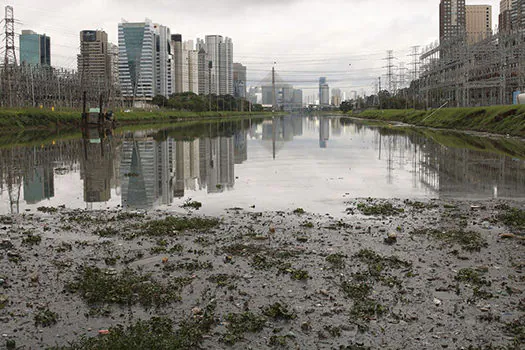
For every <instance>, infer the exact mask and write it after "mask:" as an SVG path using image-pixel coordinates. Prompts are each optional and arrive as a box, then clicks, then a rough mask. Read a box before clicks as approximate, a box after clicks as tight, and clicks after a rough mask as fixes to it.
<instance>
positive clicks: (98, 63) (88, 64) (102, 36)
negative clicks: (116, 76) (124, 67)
mask: <svg viewBox="0 0 525 350" xmlns="http://www.w3.org/2000/svg"><path fill="white" fill-rule="evenodd" d="M113 55H114V53H113V52H112V51H111V48H110V44H109V43H108V35H107V34H106V32H104V31H102V30H83V31H81V32H80V54H79V55H78V56H77V65H78V72H79V73H80V76H81V80H82V82H84V83H85V82H87V81H89V82H91V83H94V84H96V85H98V86H104V87H106V88H107V87H109V86H111V85H112V84H113V83H114V80H113V66H112V63H113V60H114V56H113ZM117 57H118V56H117Z"/></svg>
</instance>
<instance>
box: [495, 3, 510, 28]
mask: <svg viewBox="0 0 525 350" xmlns="http://www.w3.org/2000/svg"><path fill="white" fill-rule="evenodd" d="M511 10H512V0H501V1H500V5H499V25H498V29H499V31H500V33H502V32H503V33H507V32H509V31H510V30H511Z"/></svg>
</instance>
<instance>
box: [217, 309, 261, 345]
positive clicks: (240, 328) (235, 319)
mask: <svg viewBox="0 0 525 350" xmlns="http://www.w3.org/2000/svg"><path fill="white" fill-rule="evenodd" d="M225 319H226V321H227V322H228V323H227V324H226V329H227V331H228V333H226V334H225V335H224V336H223V337H222V338H221V341H222V342H224V343H226V344H228V345H233V344H235V343H236V342H237V341H239V340H242V339H244V337H243V335H244V333H246V332H250V333H256V332H260V331H261V330H262V329H263V328H264V326H265V325H266V317H264V316H261V315H255V314H254V313H252V312H250V311H247V312H243V313H241V314H233V313H230V314H228V315H226V317H225Z"/></svg>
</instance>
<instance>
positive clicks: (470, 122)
mask: <svg viewBox="0 0 525 350" xmlns="http://www.w3.org/2000/svg"><path fill="white" fill-rule="evenodd" d="M348 115H349V116H352V117H356V118H364V119H373V120H380V121H384V122H389V121H396V122H402V123H407V124H412V125H417V126H425V127H431V128H444V129H455V130H471V131H481V132H490V133H495V134H503V135H507V134H508V135H512V136H520V137H525V106H494V107H475V108H442V109H441V110H438V111H436V110H432V111H421V110H414V109H408V110H404V109H403V110H392V109H385V110H366V111H363V112H361V113H356V114H348Z"/></svg>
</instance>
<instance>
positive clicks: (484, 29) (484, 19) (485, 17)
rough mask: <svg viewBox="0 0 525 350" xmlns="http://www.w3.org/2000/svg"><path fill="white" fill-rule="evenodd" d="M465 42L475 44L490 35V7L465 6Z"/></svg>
mask: <svg viewBox="0 0 525 350" xmlns="http://www.w3.org/2000/svg"><path fill="white" fill-rule="evenodd" d="M465 9H466V24H467V42H468V43H469V44H475V43H477V42H479V41H481V40H484V39H486V38H488V37H489V36H490V35H492V6H490V5H467V6H466V7H465Z"/></svg>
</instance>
